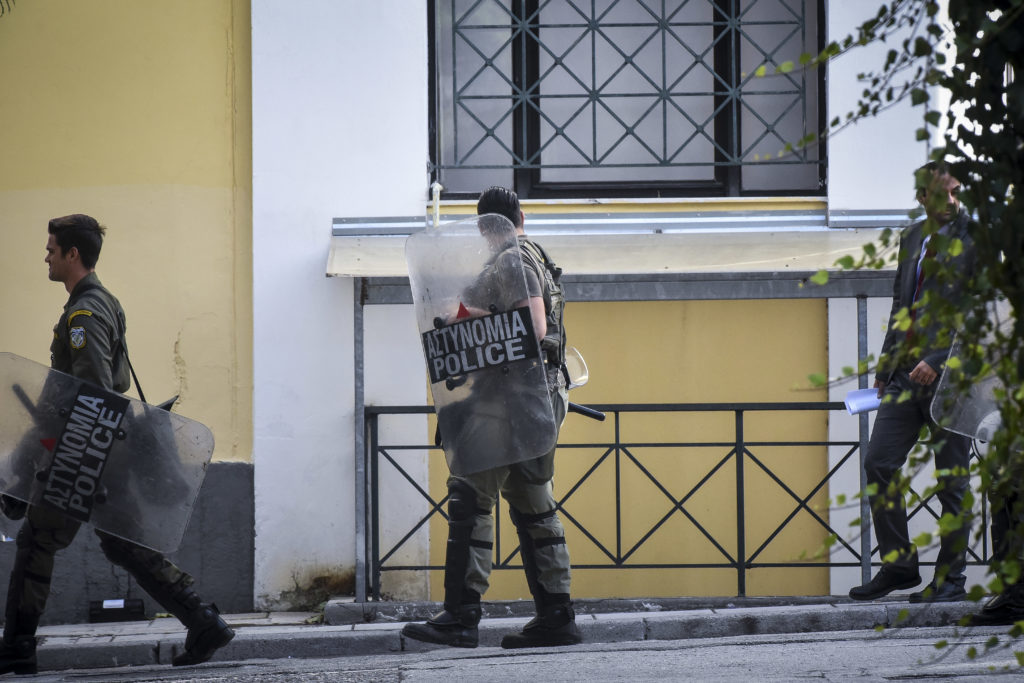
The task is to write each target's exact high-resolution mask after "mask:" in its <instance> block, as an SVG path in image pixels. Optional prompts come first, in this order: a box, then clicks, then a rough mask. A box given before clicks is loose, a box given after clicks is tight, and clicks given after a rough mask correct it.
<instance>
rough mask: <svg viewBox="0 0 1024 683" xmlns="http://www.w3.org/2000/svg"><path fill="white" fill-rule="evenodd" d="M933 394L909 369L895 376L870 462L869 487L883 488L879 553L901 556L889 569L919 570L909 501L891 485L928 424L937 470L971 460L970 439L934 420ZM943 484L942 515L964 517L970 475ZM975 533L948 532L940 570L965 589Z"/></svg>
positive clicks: (878, 498) (966, 528)
mask: <svg viewBox="0 0 1024 683" xmlns="http://www.w3.org/2000/svg"><path fill="white" fill-rule="evenodd" d="M904 391H910V392H912V398H911V399H910V400H904V401H902V402H899V401H898V400H897V399H898V398H899V396H900V394H902V393H903V392H904ZM933 395H934V385H932V386H930V387H922V386H921V385H919V384H915V383H914V382H912V381H911V380H910V377H909V375H908V373H907V372H906V371H903V370H899V371H897V372H896V373H894V374H893V377H892V379H891V380H890V382H889V383H888V384H887V385H886V387H885V396H887V397H888V400H887V401H883V403H882V405H881V406H880V407H879V409H878V415H877V416H876V417H875V425H874V428H873V429H872V432H871V440H870V442H869V443H868V453H867V457H866V458H865V461H864V469H865V471H866V473H867V480H868V484H875V485H877V487H878V488H877V491H876V493H875V495H873V496H871V497H870V502H871V516H872V519H873V522H874V528H875V538H876V539H877V540H878V547H879V555H880V556H882V557H885V556H886V555H888V554H890V553H892V552H893V551H897V552H899V556H898V558H897V559H896V560H895V561H894V562H891V563H886V566H888V567H893V568H896V569H901V570H907V571H916V570H917V564H918V558H917V549H916V548H914V547H913V546H912V544H911V542H910V532H909V530H908V528H907V509H906V505H905V503H904V498H903V496H902V495H901V494H900V493H899V492H898V491H897V492H893V493H890V492H889V491H888V488H889V484H890V483H891V482H892V481H893V479H894V478H896V476H897V474H898V473H899V472H900V470H901V468H902V467H903V465H904V464H905V463H906V462H907V456H908V455H909V454H910V451H911V450H912V449H913V447H914V445H915V444H916V443H917V441H918V438H919V437H920V433H921V428H922V427H924V426H925V425H928V426H929V427H930V430H931V439H930V446H932V447H933V448H934V451H933V453H934V456H933V457H934V465H935V469H936V470H948V469H953V468H962V469H963V470H964V471H966V469H967V467H968V464H969V460H970V445H971V441H970V439H969V438H967V437H966V436H961V435H959V434H954V433H952V432H948V431H944V430H940V429H939V428H938V426H937V425H935V423H934V422H932V419H931V413H930V407H931V402H932V397H933ZM939 483H940V484H941V485H940V487H939V491H938V493H937V494H936V496H937V498H938V499H939V502H940V503H941V505H942V513H943V514H946V513H949V514H953V515H958V514H959V513H960V509H961V502H962V501H963V497H964V492H965V491H966V490H967V486H968V477H967V476H946V477H941V478H940V479H939ZM970 532H971V529H970V523H969V522H965V523H964V524H963V526H962V527H961V528H960V529H958V530H957V531H954V532H951V533H948V534H946V535H945V536H943V537H942V538H941V540H940V542H939V556H938V560H937V565H936V572H937V573H939V572H941V571H942V570H943V568H945V571H946V580H947V581H950V582H952V583H954V584H958V585H961V586H962V585H963V584H964V582H965V580H966V579H965V577H964V574H963V572H964V568H965V567H966V566H967V542H968V540H969V538H970Z"/></svg>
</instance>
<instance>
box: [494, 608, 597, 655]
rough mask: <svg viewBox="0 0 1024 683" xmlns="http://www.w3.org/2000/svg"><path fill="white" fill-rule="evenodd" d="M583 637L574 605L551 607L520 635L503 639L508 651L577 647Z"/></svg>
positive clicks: (515, 634) (528, 624)
mask: <svg viewBox="0 0 1024 683" xmlns="http://www.w3.org/2000/svg"><path fill="white" fill-rule="evenodd" d="M582 642H583V636H582V635H580V630H579V628H578V627H577V626H576V613H575V612H574V611H573V609H572V605H551V606H550V607H547V608H545V609H544V610H543V611H542V612H541V613H540V614H538V615H537V616H535V617H534V618H533V619H531V620H530V621H529V622H528V623H527V624H526V626H524V627H523V630H522V631H520V632H519V633H510V634H509V635H507V636H505V637H504V638H502V639H501V646H502V647H503V648H505V649H506V650H515V649H519V648H523V647H556V646H558V645H576V644H578V643H582Z"/></svg>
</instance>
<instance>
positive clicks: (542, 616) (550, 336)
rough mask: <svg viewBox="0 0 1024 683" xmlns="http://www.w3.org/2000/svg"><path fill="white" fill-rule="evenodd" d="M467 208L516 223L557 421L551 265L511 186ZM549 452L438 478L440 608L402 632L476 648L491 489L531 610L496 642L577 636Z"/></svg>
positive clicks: (519, 643)
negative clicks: (443, 498) (505, 512)
mask: <svg viewBox="0 0 1024 683" xmlns="http://www.w3.org/2000/svg"><path fill="white" fill-rule="evenodd" d="M477 213H478V214H480V215H484V214H498V215H501V216H505V217H506V218H508V219H509V221H511V222H512V224H513V225H514V226H515V228H516V234H517V240H518V249H519V251H520V253H521V255H522V264H523V270H524V271H525V275H526V288H527V293H528V295H529V306H530V309H531V313H532V314H533V315H532V318H533V321H534V328H535V332H536V334H537V338H538V339H541V340H543V341H542V342H541V350H542V352H543V353H544V355H545V360H546V363H547V370H548V376H547V379H548V387H549V390H550V392H551V405H552V408H553V411H554V416H555V423H556V424H560V423H561V422H562V420H563V419H564V417H565V412H566V407H567V405H568V403H567V401H568V398H567V397H568V394H567V391H566V385H565V380H564V376H563V374H562V372H561V368H562V365H563V363H564V360H565V329H564V327H563V324H562V311H563V308H564V305H565V300H564V297H563V293H562V287H561V285H560V284H559V278H560V276H561V269H560V268H558V267H557V266H555V264H554V263H553V262H552V261H551V259H550V258H548V256H547V254H546V253H545V252H544V250H543V249H542V248H541V247H540V246H539V245H537V244H536V243H534V242H532V241H531V240H530V239H529V238H528V237H527V236H526V234H525V232H524V231H523V212H522V210H521V208H520V206H519V199H518V197H516V194H515V193H514V192H512V191H510V190H507V189H505V188H501V187H492V188H490V189H488V190H485V191H484V192H483V194H481V195H480V199H479V202H478V203H477ZM513 248H515V247H513ZM554 457H555V450H554V448H552V449H551V451H550V452H549V453H546V454H544V455H541V456H539V457H537V458H534V459H532V460H526V461H523V462H518V463H514V464H512V465H506V466H502V467H497V468H494V469H490V470H485V471H483V472H478V473H475V474H470V475H467V476H461V477H460V476H454V475H453V476H450V477H449V478H448V496H449V498H448V544H447V552H446V557H445V576H444V610H443V611H442V612H439V613H438V614H436V615H434V616H433V617H431V618H430V619H429V620H428V621H427V622H426V623H424V624H407V625H406V626H405V627H404V628H403V629H402V635H404V636H407V637H409V638H413V639H414V640H420V641H425V642H429V643H438V644H442V645H453V646H456V647H476V646H477V644H478V642H479V638H478V624H479V623H480V597H481V595H483V594H484V593H485V592H486V591H487V587H488V585H489V584H488V577H489V576H490V572H491V555H492V552H493V542H494V517H493V510H494V506H495V503H496V501H497V495H498V493H499V492H500V493H501V495H502V497H503V498H504V499H505V500H506V501H508V503H509V506H510V511H511V516H512V521H513V523H514V524H515V527H516V533H517V535H518V537H519V545H520V554H521V556H522V560H523V568H524V569H525V571H526V580H527V584H528V585H529V587H530V593H531V594H532V595H533V600H534V605H535V607H536V610H537V615H536V616H535V617H534V618H533V619H532V620H531V621H530V622H529V623H527V624H526V626H525V627H524V628H523V630H522V631H521V632H520V633H514V634H509V635H506V636H505V637H504V638H503V639H502V641H501V646H502V647H504V648H523V647H539V646H555V645H573V644H576V643H579V642H581V640H582V637H581V636H580V632H579V629H578V628H577V626H576V615H575V613H574V612H573V608H572V602H571V600H570V598H569V551H568V549H567V548H566V544H565V531H564V529H563V528H562V524H561V522H560V521H559V519H558V514H557V504H556V502H555V499H554V497H553V495H552V488H551V479H552V476H553V475H554Z"/></svg>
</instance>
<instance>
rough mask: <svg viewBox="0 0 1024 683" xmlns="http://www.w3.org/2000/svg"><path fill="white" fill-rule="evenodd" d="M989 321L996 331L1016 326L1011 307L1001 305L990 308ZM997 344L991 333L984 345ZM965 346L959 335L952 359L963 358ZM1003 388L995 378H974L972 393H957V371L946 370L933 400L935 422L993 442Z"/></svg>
mask: <svg viewBox="0 0 1024 683" xmlns="http://www.w3.org/2000/svg"><path fill="white" fill-rule="evenodd" d="M989 317H990V319H991V320H992V322H993V325H992V329H996V328H999V329H1002V330H1003V331H1004V332H1005V331H1006V330H1008V329H1009V326H1010V325H1011V324H1012V322H1013V321H1012V319H1011V317H1010V305H1009V302H1007V301H1000V302H997V303H995V304H993V305H992V306H990V308H989ZM992 341H993V333H991V332H990V333H989V334H988V336H986V337H985V338H984V339H982V341H981V344H982V345H983V346H988V345H989V344H991V343H992ZM963 354H964V350H963V342H962V339H961V338H960V336H959V335H958V336H957V337H956V339H954V340H953V346H952V347H951V349H950V351H949V356H950V358H955V357H963ZM1002 386H1003V384H1002V382H1001V381H1000V380H999V378H998V377H996V376H995V375H994V374H989V375H987V376H984V377H976V378H974V382H973V383H972V384H971V386H970V389H969V390H968V391H967V392H966V393H964V392H959V391H957V389H956V378H955V375H954V371H952V370H950V369H949V368H946V369H945V370H943V372H942V377H941V378H940V379H939V384H938V386H937V387H936V390H935V398H933V399H932V405H931V414H932V419H933V420H935V422H936V423H937V424H940V425H942V426H943V427H945V428H946V429H948V430H949V431H951V432H955V433H957V434H963V435H964V436H969V437H971V438H973V439H978V440H979V441H989V440H991V438H992V435H993V434H994V433H995V431H996V430H997V429H999V427H1000V426H1001V425H1002V418H1001V417H1000V415H999V409H998V406H997V405H996V397H995V392H996V390H997V389H1000V388H1002Z"/></svg>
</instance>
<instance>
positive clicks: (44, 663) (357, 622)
mask: <svg viewBox="0 0 1024 683" xmlns="http://www.w3.org/2000/svg"><path fill="white" fill-rule="evenodd" d="M978 607H979V606H978V605H977V604H976V603H972V602H959V603H946V604H935V605H911V604H909V603H907V602H905V601H903V600H900V599H899V598H895V599H886V600H882V601H877V602H868V603H855V602H852V601H850V600H848V599H846V598H838V597H829V596H825V597H819V598H760V599H759V598H748V599H726V598H718V599H713V598H706V599H698V598H691V599H677V600H665V599H637V600H583V601H578V602H577V603H576V609H577V623H578V624H579V626H580V630H581V631H582V633H583V637H584V640H585V641H587V642H589V643H621V642H630V641H657V640H681V639H689V638H716V637H726V636H741V635H753V634H780V633H808V632H827V631H850V630H870V629H875V628H876V627H878V626H884V627H896V628H899V627H908V626H909V627H914V626H947V625H950V624H954V623H956V622H957V621H958V620H959V619H960V618H962V617H963V616H964V615H966V614H970V613H972V612H973V611H975V610H977V609H978ZM437 609H438V605H437V604H436V603H354V602H353V601H351V600H344V599H338V600H332V601H330V602H329V603H328V604H327V605H326V607H325V610H324V612H323V613H322V614H321V613H313V612H269V613H268V612H256V613H251V614H229V615H224V618H225V619H226V620H227V622H228V623H229V624H230V625H231V626H232V627H233V628H234V629H235V631H236V634H237V635H236V636H235V639H234V640H233V641H232V642H231V643H230V644H229V645H228V646H227V647H225V648H223V649H221V650H219V651H218V652H217V653H216V655H215V656H214V660H220V661H245V660H252V659H275V658H284V657H302V658H306V657H340V656H351V655H373V654H395V653H400V652H421V651H423V650H425V649H432V648H436V647H438V646H434V645H426V644H423V643H418V642H415V641H411V640H406V639H404V638H402V636H401V634H400V631H401V629H402V625H403V624H404V623H405V622H407V621H410V620H415V619H422V618H424V617H425V616H427V615H429V614H430V613H431V612H432V611H435V610H437ZM531 615H532V604H531V603H528V602H523V601H516V602H501V603H485V605H484V619H483V620H482V621H481V623H480V644H481V646H482V647H497V646H498V643H499V642H500V640H501V637H502V636H503V635H504V634H506V633H509V632H512V631H517V630H519V629H520V628H521V627H522V626H523V624H525V623H526V622H527V621H528V620H529V618H530V616H531ZM39 635H40V636H41V640H40V646H39V650H38V656H39V667H40V670H41V671H43V670H48V671H59V670H64V669H91V668H103V667H111V666H143V665H152V664H169V663H170V661H171V658H172V657H174V655H175V654H177V653H178V652H179V651H180V650H181V648H182V646H183V645H184V639H185V631H184V629H183V627H182V626H181V624H179V623H178V621H177V620H176V619H173V618H158V619H154V620H151V621H136V622H118V623H105V624H104V623H100V624H70V625H60V626H44V627H41V628H40V629H39Z"/></svg>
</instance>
